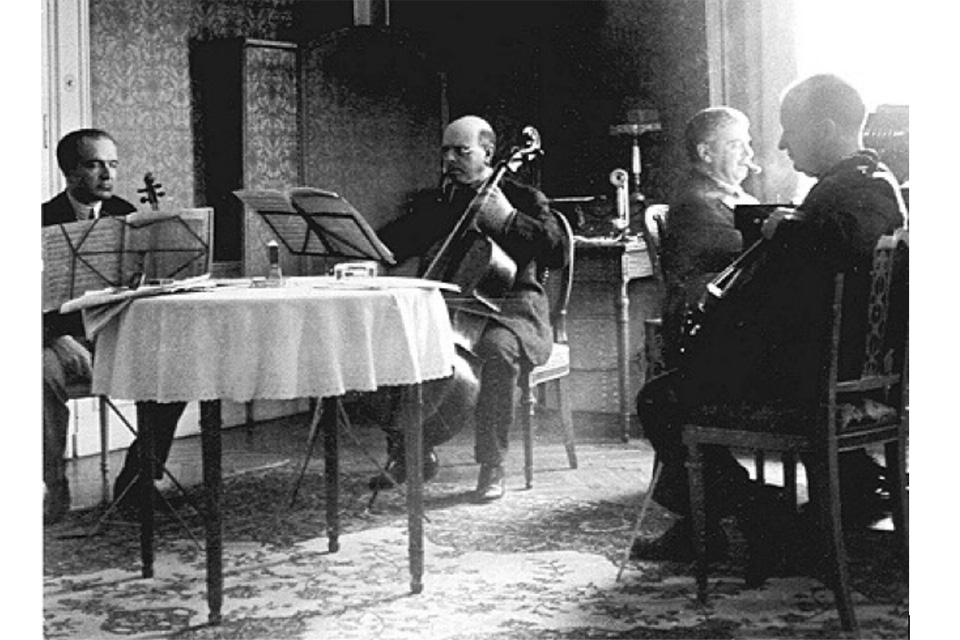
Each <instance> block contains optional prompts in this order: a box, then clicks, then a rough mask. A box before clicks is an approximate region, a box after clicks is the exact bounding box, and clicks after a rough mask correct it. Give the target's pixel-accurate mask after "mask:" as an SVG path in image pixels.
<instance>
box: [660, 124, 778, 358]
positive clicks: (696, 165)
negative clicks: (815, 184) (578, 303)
mask: <svg viewBox="0 0 960 640" xmlns="http://www.w3.org/2000/svg"><path fill="white" fill-rule="evenodd" d="M749 130H750V121H749V120H748V119H747V116H746V115H744V114H743V113H742V112H740V111H738V110H736V109H733V108H730V107H710V108H707V109H703V110H701V111H699V112H698V113H696V114H695V115H694V116H693V117H692V118H690V120H689V121H688V122H687V126H686V129H685V130H684V136H683V139H684V147H685V150H686V153H687V159H688V160H689V161H690V171H689V173H688V174H687V176H686V178H685V179H684V181H683V183H682V184H681V185H680V188H679V189H678V191H677V193H676V194H675V195H674V197H673V198H672V199H671V201H670V209H669V212H668V213H667V218H666V224H665V226H664V230H663V237H662V238H661V245H660V265H661V268H662V269H663V277H664V284H665V286H666V291H665V296H664V301H663V340H664V360H665V364H666V366H667V368H668V369H669V368H671V367H673V366H675V363H676V359H677V356H678V350H679V338H680V332H681V329H682V326H683V319H684V315H685V309H686V308H687V307H688V306H690V305H694V304H696V303H697V302H698V301H699V299H700V296H701V295H702V294H703V291H704V288H705V287H706V285H707V283H708V282H710V280H712V279H713V277H714V275H716V273H717V272H719V271H722V270H723V268H724V267H726V266H727V265H728V264H729V263H730V262H731V261H732V260H733V259H734V258H735V257H736V256H737V255H738V254H739V253H740V252H741V250H742V249H743V243H742V240H741V238H740V232H739V231H737V229H736V228H734V224H733V209H734V207H735V206H737V205H739V204H757V199H756V198H754V197H753V196H751V195H750V194H749V193H747V192H745V191H744V190H743V188H741V186H740V185H741V184H742V183H743V181H744V180H746V179H747V176H748V175H750V172H751V171H753V172H759V170H760V168H759V167H758V166H757V165H756V164H754V162H753V149H752V148H751V146H750V131H749Z"/></svg>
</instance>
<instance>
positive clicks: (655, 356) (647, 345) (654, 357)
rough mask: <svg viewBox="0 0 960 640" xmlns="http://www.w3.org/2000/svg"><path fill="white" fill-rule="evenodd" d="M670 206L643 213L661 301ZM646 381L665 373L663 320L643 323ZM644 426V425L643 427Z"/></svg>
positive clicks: (663, 205) (652, 208) (648, 319)
mask: <svg viewBox="0 0 960 640" xmlns="http://www.w3.org/2000/svg"><path fill="white" fill-rule="evenodd" d="M669 209H670V207H669V205H666V204H652V205H650V206H648V207H647V208H646V209H645V210H644V212H643V221H644V234H643V237H644V241H645V242H646V244H647V252H648V253H649V255H650V266H651V267H652V268H653V277H654V279H655V280H656V283H657V288H658V289H659V295H660V297H661V300H662V298H663V294H664V285H663V270H662V269H661V267H660V241H661V239H662V238H663V230H664V227H665V226H666V220H667V213H668V212H669ZM643 356H644V358H643V359H644V371H643V379H644V381H646V380H649V379H650V378H652V377H654V376H656V375H658V374H660V373H663V370H664V368H665V365H664V360H663V318H661V317H659V316H658V317H655V318H647V319H646V320H644V321H643ZM641 426H642V425H641Z"/></svg>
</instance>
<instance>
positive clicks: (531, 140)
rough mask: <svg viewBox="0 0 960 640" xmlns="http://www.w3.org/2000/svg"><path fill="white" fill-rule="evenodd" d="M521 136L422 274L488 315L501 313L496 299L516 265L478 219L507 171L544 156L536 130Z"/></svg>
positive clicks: (509, 281)
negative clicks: (448, 285) (455, 291)
mask: <svg viewBox="0 0 960 640" xmlns="http://www.w3.org/2000/svg"><path fill="white" fill-rule="evenodd" d="M522 135H523V143H524V144H523V146H522V147H516V148H514V149H512V150H511V152H510V154H509V156H508V157H506V158H504V159H503V160H501V161H500V162H499V163H497V166H496V167H495V168H494V170H493V173H491V174H490V177H489V178H487V180H486V181H485V182H484V184H483V186H482V187H481V188H480V190H479V191H478V192H477V195H476V196H474V198H473V199H472V200H471V201H470V203H469V204H468V205H467V208H466V209H465V210H464V212H463V214H461V216H460V218H459V220H458V221H457V224H456V225H455V226H454V228H453V231H451V232H450V234H449V235H448V236H447V238H446V239H445V240H444V241H443V244H441V246H440V249H439V250H438V251H437V253H436V255H435V256H434V258H433V259H432V260H431V261H430V263H429V264H428V265H427V268H426V269H425V270H424V272H423V277H424V278H427V279H429V280H440V281H443V282H449V283H451V284H455V285H457V286H458V287H460V293H461V295H462V296H463V297H464V299H465V300H467V301H470V300H473V301H476V302H478V303H480V306H481V308H482V309H485V310H486V311H487V312H493V313H496V312H499V311H500V306H499V305H498V304H497V302H496V300H497V298H500V297H501V296H503V294H504V293H505V292H506V291H507V290H508V289H509V288H510V287H511V286H513V281H514V279H515V278H516V275H517V265H516V263H515V262H514V261H513V259H512V258H510V256H509V255H507V252H506V251H504V250H503V248H501V247H500V246H499V245H498V244H497V243H496V241H494V240H493V239H492V238H491V237H490V236H488V235H487V234H485V233H484V232H483V231H481V230H480V228H479V227H478V226H477V216H478V214H479V213H480V210H481V209H482V208H483V205H484V203H485V202H486V200H487V198H488V197H489V194H490V191H491V190H492V189H493V188H494V187H496V186H497V185H498V184H499V183H500V180H501V179H502V178H503V176H504V175H505V174H506V173H507V171H511V172H516V171H517V170H518V169H519V168H520V167H521V166H522V165H523V164H524V163H525V162H530V161H531V160H533V159H534V158H536V157H538V156H540V155H542V154H543V150H542V149H541V148H540V134H539V133H538V132H537V130H536V129H534V128H533V127H530V126H528V127H524V129H523V132H522Z"/></svg>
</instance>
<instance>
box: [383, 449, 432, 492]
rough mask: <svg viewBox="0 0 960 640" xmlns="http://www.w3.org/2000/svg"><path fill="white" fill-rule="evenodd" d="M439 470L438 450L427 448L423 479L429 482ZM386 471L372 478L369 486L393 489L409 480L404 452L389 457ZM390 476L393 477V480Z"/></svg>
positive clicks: (424, 456)
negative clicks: (397, 455)
mask: <svg viewBox="0 0 960 640" xmlns="http://www.w3.org/2000/svg"><path fill="white" fill-rule="evenodd" d="M439 470H440V459H439V458H438V457H437V452H436V451H434V450H433V449H427V450H426V451H425V452H424V454H423V481H424V482H429V481H430V480H433V479H434V478H436V477H437V472H438V471H439ZM384 471H385V472H386V473H381V474H380V475H376V476H374V477H372V478H370V481H369V482H368V483H367V486H369V487H370V490H371V491H383V490H384V489H392V488H393V487H394V486H395V485H398V484H403V483H404V482H406V481H407V464H406V460H405V457H404V455H403V452H401V453H400V455H399V457H395V456H393V455H391V456H390V457H389V458H388V459H387V464H386V465H385V466H384ZM388 473H389V474H390V476H389V477H388V476H387V474H388ZM390 478H393V480H391V479H390Z"/></svg>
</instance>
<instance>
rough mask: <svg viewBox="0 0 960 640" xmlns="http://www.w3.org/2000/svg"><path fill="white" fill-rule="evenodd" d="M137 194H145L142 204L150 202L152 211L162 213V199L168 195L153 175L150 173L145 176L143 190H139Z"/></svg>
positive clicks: (141, 199) (141, 200)
mask: <svg viewBox="0 0 960 640" xmlns="http://www.w3.org/2000/svg"><path fill="white" fill-rule="evenodd" d="M137 193H142V194H144V196H143V197H142V198H140V202H143V203H148V202H149V203H150V209H151V210H153V211H160V198H161V197H163V196H165V195H167V194H166V193H165V192H164V191H163V185H162V184H160V183H159V182H157V180H156V178H154V177H153V173H152V172H150V171H147V172H146V173H145V174H143V188H142V189H137Z"/></svg>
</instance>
